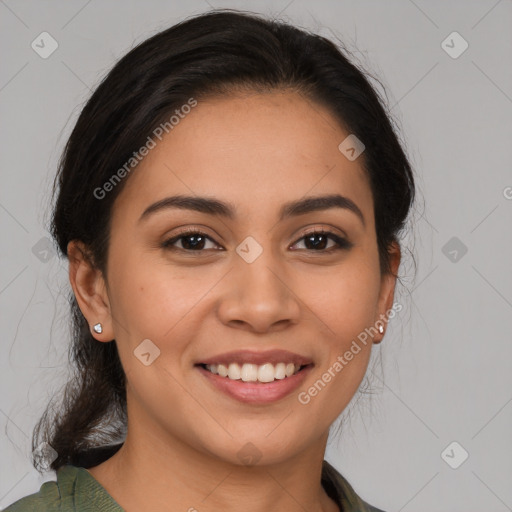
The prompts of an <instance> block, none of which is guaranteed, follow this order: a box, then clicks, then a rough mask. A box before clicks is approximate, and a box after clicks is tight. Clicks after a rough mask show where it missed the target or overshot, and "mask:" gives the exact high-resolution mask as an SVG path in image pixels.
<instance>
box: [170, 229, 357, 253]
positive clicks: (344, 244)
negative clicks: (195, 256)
mask: <svg viewBox="0 0 512 512" xmlns="http://www.w3.org/2000/svg"><path fill="white" fill-rule="evenodd" d="M196 235H200V236H202V237H204V238H206V239H208V240H210V241H211V242H213V243H215V244H217V242H215V240H213V239H212V238H210V237H209V236H208V235H206V233H203V232H201V231H198V230H195V229H190V230H186V231H182V232H181V233H180V234H179V235H177V236H174V237H173V238H170V239H168V240H166V241H165V242H163V243H162V248H164V249H169V250H177V251H183V252H187V253H194V252H195V253H201V252H204V251H205V250H206V249H200V250H197V251H195V250H193V249H181V248H180V247H173V244H175V243H176V242H177V241H179V240H181V239H182V238H187V237H189V236H196ZM314 235H326V236H327V237H328V238H330V239H331V240H333V241H334V242H335V243H336V245H337V246H335V247H330V248H329V249H322V250H318V251H317V250H314V249H295V250H306V251H308V252H318V253H327V254H330V253H331V252H333V251H339V250H342V249H345V250H348V249H350V248H351V247H352V246H353V245H354V244H352V242H349V241H348V240H347V239H345V238H342V237H340V236H338V235H336V234H335V233H333V232H332V231H327V230H323V229H321V230H319V231H318V230H314V231H311V232H309V233H306V234H304V235H303V236H302V237H301V238H299V239H298V240H297V241H296V242H295V243H294V244H293V245H295V244H296V243H297V242H300V241H302V240H303V239H305V238H307V237H309V236H314ZM217 245H218V244H217Z"/></svg>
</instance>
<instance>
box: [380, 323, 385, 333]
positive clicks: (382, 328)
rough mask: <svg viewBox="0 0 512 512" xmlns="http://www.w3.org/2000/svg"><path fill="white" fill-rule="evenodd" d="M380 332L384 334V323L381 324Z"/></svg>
mask: <svg viewBox="0 0 512 512" xmlns="http://www.w3.org/2000/svg"><path fill="white" fill-rule="evenodd" d="M379 332H380V333H381V334H382V333H383V332H384V327H382V325H379Z"/></svg>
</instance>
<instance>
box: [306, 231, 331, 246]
mask: <svg viewBox="0 0 512 512" xmlns="http://www.w3.org/2000/svg"><path fill="white" fill-rule="evenodd" d="M315 237H319V238H322V239H323V240H322V241H320V242H319V243H313V244H312V245H313V247H314V248H316V249H318V248H319V247H320V248H321V249H325V242H326V239H327V237H326V236H325V235H321V234H314V235H309V236H307V237H306V247H308V241H311V240H313V239H314V238H315ZM309 248H310V247H308V249H309Z"/></svg>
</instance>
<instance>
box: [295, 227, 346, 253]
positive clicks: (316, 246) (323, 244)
mask: <svg viewBox="0 0 512 512" xmlns="http://www.w3.org/2000/svg"><path fill="white" fill-rule="evenodd" d="M300 240H304V241H305V242H304V245H305V247H306V250H310V251H313V252H327V253H329V252H332V251H338V250H340V249H350V248H351V247H352V246H353V244H352V243H351V242H349V241H348V240H347V239H345V238H342V237H340V236H338V235H336V234H335V233H333V232H332V231H326V230H315V231H313V232H310V233H308V234H307V235H305V236H303V237H302V238H301V239H300ZM329 240H332V241H334V245H331V246H330V247H327V245H328V243H329ZM296 244H297V242H296V243H295V244H294V245H296ZM292 247H293V246H292ZM294 250H296V249H294Z"/></svg>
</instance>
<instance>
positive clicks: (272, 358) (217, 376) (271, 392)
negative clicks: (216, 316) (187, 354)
mask: <svg viewBox="0 0 512 512" xmlns="http://www.w3.org/2000/svg"><path fill="white" fill-rule="evenodd" d="M194 366H195V367H196V368H197V369H198V370H199V371H200V372H201V374H202V375H203V376H204V377H205V378H206V379H207V382H208V383H209V384H210V385H211V386H212V387H213V388H214V389H215V390H216V391H221V392H223V393H224V394H227V395H228V396H230V397H231V398H234V399H236V400H238V401H241V402H245V403H251V404H267V403H270V402H275V401H277V400H280V399H282V398H284V397H286V396H287V395H289V394H290V393H291V392H293V391H294V390H295V389H296V388H297V387H298V386H300V384H301V383H302V382H303V381H304V379H305V378H306V377H307V375H308V374H309V372H310V371H311V370H312V368H313V367H314V363H313V361H312V360H311V359H309V358H307V357H303V356H300V355H298V354H294V353H292V352H288V351H284V350H272V351H267V352H254V351H248V350H245V351H237V352H230V353H226V354H222V355H219V356H215V357H212V358H209V359H206V360H203V361H201V362H198V363H196V364H195V365H194Z"/></svg>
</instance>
